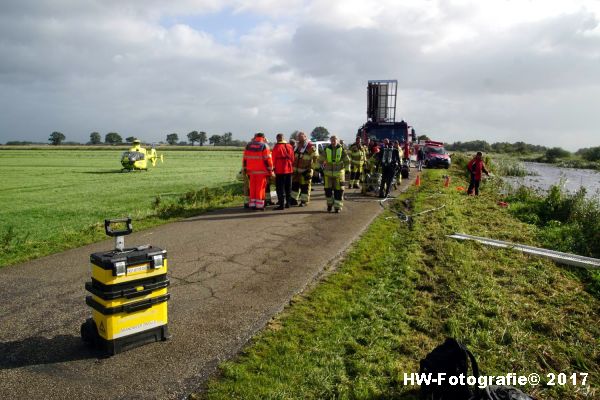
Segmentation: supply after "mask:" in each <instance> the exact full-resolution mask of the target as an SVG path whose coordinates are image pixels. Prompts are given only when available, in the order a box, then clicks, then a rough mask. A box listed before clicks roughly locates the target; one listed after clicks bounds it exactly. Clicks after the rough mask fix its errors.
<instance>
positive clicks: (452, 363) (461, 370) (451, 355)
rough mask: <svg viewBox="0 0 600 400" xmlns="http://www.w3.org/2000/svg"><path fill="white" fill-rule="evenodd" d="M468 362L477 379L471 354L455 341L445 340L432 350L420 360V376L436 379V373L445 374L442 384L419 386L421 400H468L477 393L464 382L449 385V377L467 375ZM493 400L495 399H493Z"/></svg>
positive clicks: (475, 366) (473, 358)
mask: <svg viewBox="0 0 600 400" xmlns="http://www.w3.org/2000/svg"><path fill="white" fill-rule="evenodd" d="M468 361H470V362H471V369H472V370H473V373H472V375H473V376H475V377H479V367H478V366H477V361H475V357H473V354H471V352H470V351H469V350H468V349H467V348H466V347H465V345H464V344H462V343H460V342H459V341H457V340H456V339H453V338H447V339H446V341H445V342H444V343H442V344H441V345H439V346H438V347H436V348H435V349H433V351H431V353H429V354H427V356H426V357H425V358H424V359H422V360H421V362H420V370H419V373H420V374H426V375H427V374H431V376H432V377H434V378H435V377H437V374H438V373H446V375H445V380H444V382H442V384H437V383H433V382H431V384H429V385H421V396H420V398H421V400H469V399H471V398H473V397H474V396H475V395H476V394H478V391H473V390H472V389H471V388H470V387H469V386H468V385H467V384H466V382H465V385H462V386H461V385H450V383H449V382H448V380H449V378H450V377H451V376H459V375H460V374H463V375H464V376H465V377H466V376H468V375H471V374H469V367H468ZM494 400H495V399H494Z"/></svg>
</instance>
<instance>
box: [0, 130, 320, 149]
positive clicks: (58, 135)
mask: <svg viewBox="0 0 600 400" xmlns="http://www.w3.org/2000/svg"><path fill="white" fill-rule="evenodd" d="M299 132H300V131H294V132H293V133H292V134H291V135H290V139H296V138H297V136H298V133H299ZM186 136H187V140H188V141H180V140H179V134H178V133H175V132H174V133H169V134H167V136H166V142H160V143H167V144H169V145H172V146H174V145H180V146H181V145H187V144H188V143H189V144H191V145H192V146H194V144H195V143H198V144H199V145H200V146H204V145H205V144H206V143H207V142H208V144H211V145H213V146H238V147H240V146H245V145H246V144H247V142H246V141H243V140H237V139H233V134H232V133H231V132H225V133H224V134H222V135H217V134H214V135H211V136H210V137H209V136H208V134H207V133H206V132H204V131H191V132H190V133H188V134H187V135H186ZM310 136H311V139H312V140H317V141H319V140H327V139H328V138H329V131H328V130H327V128H325V127H323V126H317V127H316V128H315V129H313V130H312V132H311V134H310ZM135 139H136V138H135V137H134V136H129V137H126V138H125V141H123V137H122V136H121V135H120V134H119V133H117V132H108V133H107V134H106V135H105V136H104V142H103V141H102V135H101V134H100V133H99V132H92V133H90V141H89V142H88V143H87V144H93V145H94V144H95V145H97V144H103V143H104V144H110V145H114V144H122V143H133V141H134V140H135ZM65 140H66V136H65V135H64V134H63V133H62V132H58V131H54V132H52V133H51V134H50V137H49V138H48V141H49V142H50V144H52V145H55V146H58V145H60V144H80V143H77V142H65ZM6 144H8V145H27V144H35V143H34V142H25V141H9V142H7V143H6Z"/></svg>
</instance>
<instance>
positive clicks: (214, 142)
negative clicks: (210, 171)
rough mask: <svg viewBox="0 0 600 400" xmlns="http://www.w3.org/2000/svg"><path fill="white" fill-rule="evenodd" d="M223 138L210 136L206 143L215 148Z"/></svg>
mask: <svg viewBox="0 0 600 400" xmlns="http://www.w3.org/2000/svg"><path fill="white" fill-rule="evenodd" d="M222 138H223V137H222V136H221V135H212V136H211V137H210V138H208V143H210V144H212V145H214V146H216V145H218V144H221V139H222Z"/></svg>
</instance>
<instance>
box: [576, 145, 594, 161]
mask: <svg viewBox="0 0 600 400" xmlns="http://www.w3.org/2000/svg"><path fill="white" fill-rule="evenodd" d="M576 154H578V155H580V156H581V157H582V158H583V159H585V160H587V161H600V146H597V147H588V148H585V149H579V150H577V153H576Z"/></svg>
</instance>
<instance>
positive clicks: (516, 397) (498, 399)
mask: <svg viewBox="0 0 600 400" xmlns="http://www.w3.org/2000/svg"><path fill="white" fill-rule="evenodd" d="M480 400H535V399H534V398H533V397H531V396H529V395H526V394H525V393H523V392H521V391H520V390H519V389H517V388H514V387H512V386H493V385H490V386H488V387H486V388H485V389H483V391H482V393H481V397H480Z"/></svg>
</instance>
